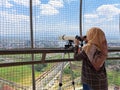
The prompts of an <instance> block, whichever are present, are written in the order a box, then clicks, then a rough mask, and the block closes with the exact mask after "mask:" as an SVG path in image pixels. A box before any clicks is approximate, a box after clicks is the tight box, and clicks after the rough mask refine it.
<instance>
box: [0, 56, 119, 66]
mask: <svg viewBox="0 0 120 90" xmlns="http://www.w3.org/2000/svg"><path fill="white" fill-rule="evenodd" d="M107 60H120V57H108V58H107ZM68 61H80V60H74V59H73V58H69V59H51V60H45V61H44V62H43V61H42V60H40V61H26V62H11V63H0V67H9V66H19V65H33V64H43V63H56V62H68Z"/></svg>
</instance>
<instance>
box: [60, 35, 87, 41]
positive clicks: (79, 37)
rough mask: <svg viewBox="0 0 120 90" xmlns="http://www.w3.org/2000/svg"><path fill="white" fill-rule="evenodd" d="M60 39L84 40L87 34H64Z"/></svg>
mask: <svg viewBox="0 0 120 90" xmlns="http://www.w3.org/2000/svg"><path fill="white" fill-rule="evenodd" d="M59 39H60V40H66V41H69V40H70V41H74V40H75V39H77V40H79V41H84V40H85V39H86V36H83V37H81V36H78V35H76V36H65V35H63V36H61V37H59Z"/></svg>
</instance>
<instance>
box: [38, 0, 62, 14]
mask: <svg viewBox="0 0 120 90" xmlns="http://www.w3.org/2000/svg"><path fill="white" fill-rule="evenodd" d="M62 7H63V0H50V1H49V2H48V4H41V5H40V9H41V14H42V15H56V14H58V13H59V10H58V9H59V8H62Z"/></svg>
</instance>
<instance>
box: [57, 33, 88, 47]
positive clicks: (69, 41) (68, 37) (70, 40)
mask: <svg viewBox="0 0 120 90" xmlns="http://www.w3.org/2000/svg"><path fill="white" fill-rule="evenodd" d="M59 39H60V40H65V41H68V44H66V45H65V49H68V48H71V47H72V48H73V43H74V40H75V39H77V40H79V41H80V42H81V46H83V41H85V39H86V36H83V37H81V36H78V35H76V36H65V35H63V36H61V37H59Z"/></svg>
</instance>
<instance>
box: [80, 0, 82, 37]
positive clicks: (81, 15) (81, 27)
mask: <svg viewBox="0 0 120 90" xmlns="http://www.w3.org/2000/svg"><path fill="white" fill-rule="evenodd" d="M80 36H82V0H80Z"/></svg>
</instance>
